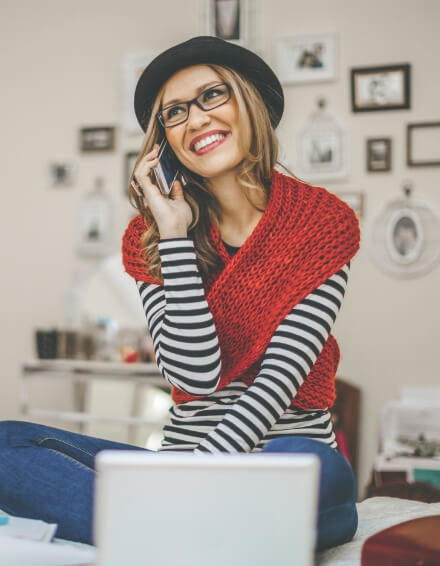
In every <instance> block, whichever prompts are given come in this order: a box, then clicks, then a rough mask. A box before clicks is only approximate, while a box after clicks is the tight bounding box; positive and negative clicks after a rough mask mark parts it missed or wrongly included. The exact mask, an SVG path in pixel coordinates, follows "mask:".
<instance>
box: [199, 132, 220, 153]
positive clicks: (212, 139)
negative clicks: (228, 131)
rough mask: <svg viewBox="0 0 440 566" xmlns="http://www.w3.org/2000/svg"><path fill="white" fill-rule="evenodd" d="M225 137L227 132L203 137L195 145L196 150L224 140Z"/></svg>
mask: <svg viewBox="0 0 440 566" xmlns="http://www.w3.org/2000/svg"><path fill="white" fill-rule="evenodd" d="M225 137H226V135H225V134H214V135H213V136H208V137H207V138H203V139H202V140H200V141H198V142H197V143H196V144H195V145H194V151H199V150H200V149H202V148H204V147H206V146H207V145H209V144H211V143H214V142H216V141H219V140H222V139H223V138H225Z"/></svg>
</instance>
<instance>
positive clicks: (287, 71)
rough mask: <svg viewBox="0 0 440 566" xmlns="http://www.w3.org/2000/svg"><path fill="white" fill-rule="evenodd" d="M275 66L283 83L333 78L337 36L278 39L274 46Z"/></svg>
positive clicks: (323, 35)
mask: <svg viewBox="0 0 440 566" xmlns="http://www.w3.org/2000/svg"><path fill="white" fill-rule="evenodd" d="M276 66H277V72H278V77H279V78H280V81H281V82H282V83H286V84H289V83H303V82H311V81H331V80H334V79H336V36H335V35H334V34H320V35H303V36H294V37H287V38H281V39H279V40H278V41H277V45H276Z"/></svg>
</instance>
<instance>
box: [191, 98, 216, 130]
mask: <svg viewBox="0 0 440 566" xmlns="http://www.w3.org/2000/svg"><path fill="white" fill-rule="evenodd" d="M210 120H211V117H210V116H209V112H205V111H204V110H202V109H201V108H199V107H198V106H196V105H195V104H193V105H192V106H191V107H190V109H189V114H188V126H189V127H190V128H192V129H194V130H197V129H199V128H201V127H202V126H204V125H205V124H209V122H210Z"/></svg>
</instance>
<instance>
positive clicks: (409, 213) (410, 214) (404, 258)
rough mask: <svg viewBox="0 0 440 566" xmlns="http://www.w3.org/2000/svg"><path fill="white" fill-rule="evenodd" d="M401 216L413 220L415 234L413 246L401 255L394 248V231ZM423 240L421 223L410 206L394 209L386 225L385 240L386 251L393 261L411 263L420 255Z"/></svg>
mask: <svg viewBox="0 0 440 566" xmlns="http://www.w3.org/2000/svg"><path fill="white" fill-rule="evenodd" d="M402 218H409V219H410V220H411V221H412V222H413V224H414V226H415V229H416V234H417V236H416V241H415V244H414V246H413V248H412V249H411V250H410V251H409V253H408V254H406V255H402V254H400V253H399V252H398V251H397V250H396V247H395V242H394V232H395V229H396V226H397V224H398V222H400V220H402ZM424 241H425V238H424V232H423V227H422V223H421V221H420V218H419V216H418V214H417V213H416V212H415V211H414V210H411V209H410V208H401V209H399V210H396V211H395V212H394V213H393V214H392V215H391V218H390V220H389V222H388V227H387V233H386V242H387V250H388V253H389V254H390V256H391V258H392V259H393V261H395V262H396V263H398V264H399V265H408V264H409V263H413V262H414V261H416V260H417V259H418V258H419V257H420V254H421V253H422V250H423V244H424Z"/></svg>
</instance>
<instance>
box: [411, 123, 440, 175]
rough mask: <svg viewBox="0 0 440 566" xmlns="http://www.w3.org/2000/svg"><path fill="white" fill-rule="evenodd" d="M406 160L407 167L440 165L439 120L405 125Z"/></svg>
mask: <svg viewBox="0 0 440 566" xmlns="http://www.w3.org/2000/svg"><path fill="white" fill-rule="evenodd" d="M406 161H407V165H408V166H409V167H429V166H438V165H440V122H422V123H419V124H408V125H407V127H406Z"/></svg>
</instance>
